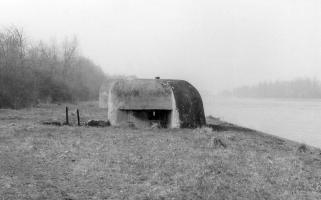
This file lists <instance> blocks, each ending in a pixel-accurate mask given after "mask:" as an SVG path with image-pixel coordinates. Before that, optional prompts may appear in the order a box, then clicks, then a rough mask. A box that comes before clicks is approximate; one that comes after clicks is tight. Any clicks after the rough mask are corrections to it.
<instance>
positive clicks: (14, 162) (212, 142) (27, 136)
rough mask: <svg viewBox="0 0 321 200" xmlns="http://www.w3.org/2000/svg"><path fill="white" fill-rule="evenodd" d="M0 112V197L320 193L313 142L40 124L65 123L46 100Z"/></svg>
mask: <svg viewBox="0 0 321 200" xmlns="http://www.w3.org/2000/svg"><path fill="white" fill-rule="evenodd" d="M69 107H70V108H71V110H73V109H76V108H79V109H80V116H81V120H82V121H88V120H89V119H96V120H104V119H106V114H107V112H106V110H104V109H98V108H97V105H96V103H87V104H83V105H69ZM0 119H1V120H0V160H1V162H0V196H1V197H2V199H65V200H67V199H68V200H70V199H191V200H192V199H193V200H194V199H321V169H320V166H321V155H320V153H321V151H320V150H319V149H316V148H313V147H310V146H308V145H303V144H298V143H295V142H292V141H288V140H285V139H281V138H277V137H273V136H271V135H267V134H263V133H259V132H255V131H248V130H247V129H244V130H239V131H237V130H221V131H213V130H212V128H209V127H205V128H199V129H194V130H192V129H173V130H168V129H153V130H151V129H144V130H140V129H131V128H116V127H103V128H97V127H84V126H81V127H78V126H76V125H75V124H76V121H75V120H76V117H75V115H73V114H71V120H70V121H71V123H72V124H74V126H53V125H43V124H42V123H41V122H42V121H44V120H45V121H62V122H63V121H64V107H63V106H59V105H45V104H44V105H40V106H39V107H37V108H29V109H22V110H5V109H2V110H0ZM73 119H74V120H73Z"/></svg>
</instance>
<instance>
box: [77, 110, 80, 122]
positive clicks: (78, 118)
mask: <svg viewBox="0 0 321 200" xmlns="http://www.w3.org/2000/svg"><path fill="white" fill-rule="evenodd" d="M77 120H78V126H80V117H79V110H78V109H77Z"/></svg>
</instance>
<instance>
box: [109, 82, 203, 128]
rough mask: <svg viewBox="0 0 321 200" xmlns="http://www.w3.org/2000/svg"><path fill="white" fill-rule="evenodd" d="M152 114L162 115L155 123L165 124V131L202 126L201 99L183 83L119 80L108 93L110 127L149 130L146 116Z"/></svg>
mask: <svg viewBox="0 0 321 200" xmlns="http://www.w3.org/2000/svg"><path fill="white" fill-rule="evenodd" d="M153 111H157V112H161V113H163V114H161V116H163V117H162V118H160V119H159V120H160V121H161V123H162V124H164V121H166V122H165V123H166V125H165V126H164V127H168V128H196V127H201V126H203V125H205V124H206V121H205V115H204V109H203V102H202V99H201V96H200V94H199V93H198V91H197V90H196V88H194V87H193V86H192V85H191V84H189V83H188V82H186V81H182V80H163V79H157V80H155V79H134V80H119V81H117V82H115V83H114V84H113V85H112V87H111V89H110V90H109V95H108V119H109V121H110V122H111V124H112V125H116V126H118V125H120V124H121V123H122V122H126V121H127V122H130V123H137V124H139V126H140V125H142V126H150V124H151V121H152V120H155V119H151V117H150V116H149V114H148V113H150V112H153ZM164 113H166V115H165V114H164ZM164 116H166V117H164ZM156 120H157V119H156ZM145 122H146V123H145Z"/></svg>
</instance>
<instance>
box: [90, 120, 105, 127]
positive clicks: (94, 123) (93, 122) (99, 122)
mask: <svg viewBox="0 0 321 200" xmlns="http://www.w3.org/2000/svg"><path fill="white" fill-rule="evenodd" d="M86 125H87V126H94V127H106V126H110V122H109V121H104V120H89V121H88V122H87V124H86Z"/></svg>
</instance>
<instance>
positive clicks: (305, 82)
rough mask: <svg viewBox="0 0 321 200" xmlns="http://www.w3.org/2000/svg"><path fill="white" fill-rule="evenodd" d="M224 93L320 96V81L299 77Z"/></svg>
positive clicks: (282, 96) (283, 96)
mask: <svg viewBox="0 0 321 200" xmlns="http://www.w3.org/2000/svg"><path fill="white" fill-rule="evenodd" d="M223 94H224V95H230V96H237V97H259V98H321V83H320V81H318V80H316V79H308V78H305V79H303V78H301V79H295V80H292V81H275V82H262V83H259V84H257V85H255V86H244V87H239V88H236V89H234V90H232V91H225V92H224V93H223Z"/></svg>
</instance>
